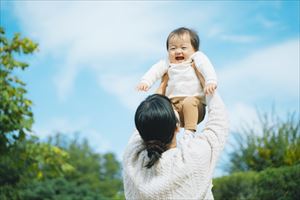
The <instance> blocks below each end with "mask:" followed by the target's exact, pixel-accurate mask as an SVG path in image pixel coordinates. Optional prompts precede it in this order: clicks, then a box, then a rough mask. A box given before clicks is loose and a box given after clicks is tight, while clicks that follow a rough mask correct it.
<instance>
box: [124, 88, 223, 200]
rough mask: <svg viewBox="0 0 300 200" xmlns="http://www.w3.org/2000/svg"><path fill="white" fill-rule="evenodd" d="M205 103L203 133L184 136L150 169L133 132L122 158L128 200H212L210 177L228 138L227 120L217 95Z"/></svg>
mask: <svg viewBox="0 0 300 200" xmlns="http://www.w3.org/2000/svg"><path fill="white" fill-rule="evenodd" d="M206 100H207V105H208V121H207V123H206V125H205V128H204V130H203V132H202V133H197V134H186V135H184V136H183V137H182V138H181V139H180V140H179V141H177V147H176V148H172V149H169V150H167V151H165V152H164V153H163V154H162V157H161V158H160V159H159V161H158V162H157V163H156V164H155V165H153V166H152V167H151V168H150V169H148V168H146V167H145V165H146V164H147V162H148V160H149V158H148V156H147V151H146V150H143V151H141V149H143V141H142V139H141V137H140V135H139V133H138V132H137V131H135V132H134V134H133V136H132V137H131V138H130V140H129V142H128V145H127V147H126V150H125V152H124V157H123V176H124V189H125V197H126V199H127V200H148V199H149V200H150V199H152V200H159V199H175V200H176V199H213V196H212V193H211V187H212V184H211V182H212V175H213V171H214V168H215V166H216V162H217V160H218V157H219V155H220V152H221V150H222V149H223V147H224V144H225V141H226V138H227V135H228V119H227V114H226V110H225V107H224V104H223V102H222V100H221V98H220V97H219V95H218V94H217V93H216V94H214V95H213V96H208V97H206ZM139 152H140V153H139Z"/></svg>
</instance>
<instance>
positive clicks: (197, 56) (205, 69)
mask: <svg viewBox="0 0 300 200" xmlns="http://www.w3.org/2000/svg"><path fill="white" fill-rule="evenodd" d="M192 59H193V61H194V62H195V65H196V67H197V69H198V70H199V71H200V72H201V73H202V74H203V76H204V79H205V84H209V83H215V84H217V75H216V72H215V69H214V67H213V65H212V64H211V62H210V60H209V59H208V57H207V56H206V55H205V54H204V53H203V52H201V51H197V52H196V53H194V54H193V55H192Z"/></svg>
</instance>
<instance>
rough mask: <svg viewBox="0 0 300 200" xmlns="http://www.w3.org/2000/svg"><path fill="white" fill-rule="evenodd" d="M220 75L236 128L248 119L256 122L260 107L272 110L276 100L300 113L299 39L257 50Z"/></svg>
mask: <svg viewBox="0 0 300 200" xmlns="http://www.w3.org/2000/svg"><path fill="white" fill-rule="evenodd" d="M218 75H219V79H220V80H219V88H220V89H221V91H222V94H223V96H224V99H226V103H227V105H228V109H229V113H230V118H231V125H232V128H233V129H235V130H236V129H238V128H240V127H241V125H243V123H244V122H247V123H248V124H255V122H257V121H258V117H257V113H256V110H257V109H261V108H262V107H263V106H266V105H267V107H265V109H267V110H268V109H271V106H272V105H273V103H275V106H276V105H279V109H280V108H281V109H286V108H290V109H293V111H295V110H296V111H297V112H298V113H299V112H300V108H299V103H298V102H299V90H300V88H299V87H300V86H299V80H300V79H299V39H295V40H290V41H287V42H283V43H280V44H277V45H274V46H271V47H268V48H264V49H260V50H257V51H256V52H254V53H252V54H250V55H248V56H247V57H245V58H243V59H241V60H237V61H236V62H233V63H231V64H228V65H227V66H224V68H223V70H220V71H219V73H218ZM279 112H280V113H282V111H281V110H280V111H279ZM252 122H253V123H252Z"/></svg>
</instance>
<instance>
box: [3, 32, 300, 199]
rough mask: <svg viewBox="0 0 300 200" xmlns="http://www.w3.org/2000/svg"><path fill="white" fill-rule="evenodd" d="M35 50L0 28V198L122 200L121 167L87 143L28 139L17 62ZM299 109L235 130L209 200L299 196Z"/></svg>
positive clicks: (29, 117)
mask: <svg viewBox="0 0 300 200" xmlns="http://www.w3.org/2000/svg"><path fill="white" fill-rule="evenodd" d="M37 49H38V44H36V43H34V42H33V41H31V40H30V39H29V38H26V37H25V38H23V37H21V35H20V34H15V36H14V37H13V38H12V39H11V40H9V39H8V38H6V35H5V32H4V29H3V28H1V27H0V53H1V54H0V59H1V60H0V63H1V67H0V91H1V92H0V125H1V126H0V199H1V200H2V199H3V200H6V199H9V200H11V199H13V200H14V199H22V200H23V199H25V200H26V199H28V200H29V199H30V200H35V199H37V200H38V199H57V200H60V199H61V200H68V199H70V200H71V199H72V200H73V199H74V200H76V199H78V200H79V199H97V200H98V199H116V200H117V199H125V197H124V191H123V185H122V177H121V165H120V162H119V161H118V160H117V159H116V157H115V155H114V154H113V153H105V154H99V153H95V152H94V151H93V149H92V148H91V147H90V145H89V144H88V142H87V141H86V140H81V141H77V140H76V137H75V138H68V137H67V136H66V135H64V134H61V133H58V134H57V135H55V136H53V137H49V138H48V141H44V142H42V141H40V140H39V138H37V137H34V136H31V134H30V132H31V127H32V124H33V123H34V116H33V113H32V110H31V106H32V102H31V100H29V99H28V98H27V97H26V93H27V91H26V84H25V83H24V82H23V81H22V80H21V79H20V78H19V77H18V76H17V74H19V73H20V72H21V71H23V70H25V69H26V68H27V67H28V64H27V63H24V62H22V61H19V60H17V59H16V58H23V57H24V56H26V55H27V54H32V53H34V52H35V51H37ZM297 114H298V115H299V113H294V114H293V113H292V114H288V115H287V116H283V117H282V118H280V117H278V116H276V115H275V114H274V113H270V114H264V115H260V116H261V117H260V129H259V130H254V129H253V128H251V126H249V127H246V128H244V129H243V130H241V131H240V132H239V133H237V134H235V136H236V137H235V142H236V146H235V149H234V150H233V151H232V153H231V154H230V155H229V157H230V162H229V165H228V166H227V171H228V172H229V176H225V177H221V178H217V179H214V180H213V184H214V187H213V193H214V196H215V199H296V198H297V197H299V196H300V194H299V190H298V188H297V186H299V184H300V167H299V166H300V133H299V126H300V121H299V116H298V115H297Z"/></svg>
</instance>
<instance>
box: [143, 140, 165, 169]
mask: <svg viewBox="0 0 300 200" xmlns="http://www.w3.org/2000/svg"><path fill="white" fill-rule="evenodd" d="M145 145H146V148H145V149H146V150H147V152H148V157H149V159H150V161H149V163H148V165H150V166H152V165H153V164H154V163H155V161H156V160H158V159H159V158H160V157H161V154H162V153H163V152H165V151H166V150H167V146H166V144H164V143H162V142H161V141H159V140H150V141H147V142H145ZM152 162H153V163H152ZM148 165H147V166H148Z"/></svg>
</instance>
